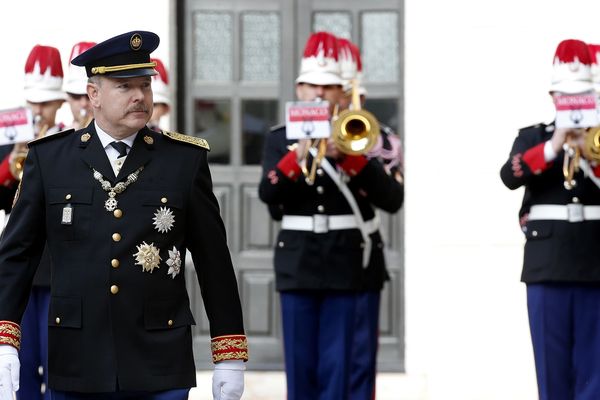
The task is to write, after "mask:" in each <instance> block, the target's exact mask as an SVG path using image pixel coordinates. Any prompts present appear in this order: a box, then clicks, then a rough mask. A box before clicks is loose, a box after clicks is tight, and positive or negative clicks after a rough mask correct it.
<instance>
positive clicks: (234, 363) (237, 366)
mask: <svg viewBox="0 0 600 400" xmlns="http://www.w3.org/2000/svg"><path fill="white" fill-rule="evenodd" d="M215 369H228V370H233V371H245V370H246V363H245V362H244V360H223V361H219V362H218V363H215Z"/></svg>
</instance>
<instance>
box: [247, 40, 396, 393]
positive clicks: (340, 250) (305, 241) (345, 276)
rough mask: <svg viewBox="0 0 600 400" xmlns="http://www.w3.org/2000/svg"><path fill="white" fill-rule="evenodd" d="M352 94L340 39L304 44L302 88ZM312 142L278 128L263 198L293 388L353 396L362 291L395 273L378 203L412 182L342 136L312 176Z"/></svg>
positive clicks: (306, 96) (331, 97) (389, 203)
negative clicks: (275, 222) (274, 225)
mask: <svg viewBox="0 0 600 400" xmlns="http://www.w3.org/2000/svg"><path fill="white" fill-rule="evenodd" d="M343 94H344V90H343V81H342V78H341V71H340V65H339V55H338V42H337V39H336V37H335V36H333V35H332V34H330V33H327V32H317V33H314V34H312V35H311V36H310V37H309V38H308V41H307V43H306V46H305V49H304V54H303V57H302V61H301V66H300V74H299V76H298V78H297V79H296V96H297V98H298V99H299V100H302V101H315V100H316V99H318V98H320V99H322V100H327V101H329V104H330V107H331V111H333V109H334V107H335V106H336V105H337V104H338V103H339V102H340V100H341V98H342V96H343ZM307 146H309V140H308V139H301V140H300V141H298V142H295V141H292V140H288V139H287V137H286V129H285V127H275V128H273V129H272V131H271V133H269V134H268V135H267V139H266V142H265V150H264V158H263V164H262V167H263V173H262V178H261V181H260V184H259V196H260V198H261V200H262V201H263V202H265V203H266V204H267V205H268V206H269V210H270V211H271V212H272V216H274V217H278V216H279V215H278V214H279V213H280V216H281V218H282V229H281V231H280V232H279V235H278V239H277V241H276V243H277V246H276V248H275V258H274V264H275V265H274V267H275V277H276V289H277V291H279V294H280V300H281V313H282V324H283V341H284V352H285V357H284V358H285V369H286V380H287V395H288V399H289V400H299V399H311V400H313V399H315V400H328V399H331V400H339V399H350V398H352V397H350V394H351V391H350V375H351V363H352V346H354V345H355V342H354V339H355V331H356V318H357V314H356V304H357V300H358V297H359V296H358V294H359V293H361V292H362V291H367V290H372V291H376V292H378V291H380V290H381V288H382V287H383V285H384V283H385V281H387V280H388V279H389V277H388V274H387V271H386V267H385V260H384V255H383V246H384V244H383V242H382V238H381V235H380V233H379V230H378V220H377V218H376V213H375V209H376V208H381V209H383V210H385V211H388V212H396V211H397V210H398V209H399V208H400V207H401V205H402V201H403V195H404V192H403V186H402V184H401V183H400V182H398V181H396V180H395V179H394V178H393V177H391V176H390V175H388V174H387V173H386V172H385V170H384V168H383V166H382V165H381V163H379V162H378V161H376V160H369V159H367V157H366V156H365V155H363V154H357V155H349V154H345V153H343V152H342V151H341V150H340V148H339V146H338V145H337V144H336V143H335V142H334V141H332V140H330V141H328V143H327V148H326V157H325V158H324V159H323V161H322V164H321V166H320V167H319V168H318V169H317V170H316V175H315V178H314V181H312V182H307V181H306V180H305V179H303V176H302V172H301V164H303V163H304V162H306V163H307V164H310V163H311V159H312V157H310V156H309V157H308V160H307V159H305V154H306V148H307ZM313 162H314V161H313ZM353 210H356V211H357V213H358V215H355V214H354V213H353ZM363 234H364V235H363Z"/></svg>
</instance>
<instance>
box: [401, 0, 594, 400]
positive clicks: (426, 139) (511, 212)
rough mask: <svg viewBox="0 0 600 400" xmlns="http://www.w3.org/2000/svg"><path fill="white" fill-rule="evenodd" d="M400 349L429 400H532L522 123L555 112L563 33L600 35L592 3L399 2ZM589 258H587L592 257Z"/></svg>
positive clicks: (585, 37) (513, 0)
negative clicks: (518, 174) (506, 167)
mask: <svg viewBox="0 0 600 400" xmlns="http://www.w3.org/2000/svg"><path fill="white" fill-rule="evenodd" d="M405 11H406V13H405V21H406V31H405V35H406V38H405V41H406V43H405V61H406V63H405V68H406V75H405V83H406V92H405V93H406V98H405V103H406V116H405V118H406V126H405V132H406V149H407V150H406V151H407V153H406V164H407V168H406V171H407V172H406V202H405V209H406V227H405V229H406V246H405V247H406V263H405V265H406V293H407V295H406V351H407V362H406V366H407V372H408V375H414V376H422V377H424V379H425V380H426V382H427V386H428V393H429V398H431V399H443V400H448V399H460V400H466V399H511V400H514V399H534V398H536V385H535V373H534V365H533V357H532V351H531V345H530V338H529V330H528V322H527V313H526V301H525V286H524V285H523V284H522V283H519V278H520V272H521V263H522V246H523V243H524V239H523V235H522V234H521V233H520V230H519V228H518V223H517V211H518V209H519V205H520V201H521V198H522V191H521V190H518V191H515V192H511V191H509V190H508V189H507V188H506V187H504V186H503V184H502V182H501V181H500V178H499V169H500V167H501V165H502V164H503V163H504V162H505V161H506V160H507V159H508V153H509V151H510V148H511V145H512V141H513V140H514V138H515V136H516V134H517V131H518V129H519V128H520V127H524V126H528V125H532V124H535V123H537V122H542V121H546V122H549V121H551V120H552V119H553V108H552V104H551V102H550V98H549V96H548V94H547V92H548V86H549V82H550V72H551V65H552V59H553V55H554V50H555V48H556V45H557V44H558V43H559V42H560V41H561V40H563V39H567V38H576V39H581V40H584V41H587V42H591V43H594V42H596V43H600V31H599V30H598V17H599V16H600V2H593V1H584V0H573V1H569V2H565V1H558V0H545V1H542V0H537V1H532V0H529V1H523V0H505V1H496V2H490V1H478V0H456V1H444V0H437V1H435V0H430V1H423V0H406V10H405ZM590 256H592V255H590Z"/></svg>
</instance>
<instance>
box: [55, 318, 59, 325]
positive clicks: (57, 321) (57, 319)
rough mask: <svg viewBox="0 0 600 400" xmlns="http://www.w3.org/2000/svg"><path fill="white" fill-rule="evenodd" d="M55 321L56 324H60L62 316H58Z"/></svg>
mask: <svg viewBox="0 0 600 400" xmlns="http://www.w3.org/2000/svg"><path fill="white" fill-rule="evenodd" d="M54 322H56V325H60V317H56V319H55V320H54Z"/></svg>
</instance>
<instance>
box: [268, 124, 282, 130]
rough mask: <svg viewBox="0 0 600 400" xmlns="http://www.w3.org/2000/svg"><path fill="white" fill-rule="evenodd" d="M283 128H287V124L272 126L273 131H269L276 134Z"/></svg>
mask: <svg viewBox="0 0 600 400" xmlns="http://www.w3.org/2000/svg"><path fill="white" fill-rule="evenodd" d="M283 128H285V124H279V125H275V126H272V127H271V129H269V131H271V132H275V131H278V130H280V129H283Z"/></svg>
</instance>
